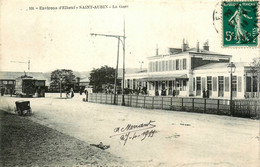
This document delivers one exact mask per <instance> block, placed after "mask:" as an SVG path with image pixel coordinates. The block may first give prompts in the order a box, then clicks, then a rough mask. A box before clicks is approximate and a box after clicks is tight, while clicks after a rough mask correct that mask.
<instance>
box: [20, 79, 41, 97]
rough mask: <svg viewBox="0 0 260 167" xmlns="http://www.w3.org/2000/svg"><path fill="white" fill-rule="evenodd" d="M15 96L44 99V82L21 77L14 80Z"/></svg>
mask: <svg viewBox="0 0 260 167" xmlns="http://www.w3.org/2000/svg"><path fill="white" fill-rule="evenodd" d="M15 94H16V95H17V96H20V97H33V96H35V95H36V97H44V96H45V80H37V79H34V78H33V77H31V76H27V75H25V76H21V77H19V78H17V79H16V80H15Z"/></svg>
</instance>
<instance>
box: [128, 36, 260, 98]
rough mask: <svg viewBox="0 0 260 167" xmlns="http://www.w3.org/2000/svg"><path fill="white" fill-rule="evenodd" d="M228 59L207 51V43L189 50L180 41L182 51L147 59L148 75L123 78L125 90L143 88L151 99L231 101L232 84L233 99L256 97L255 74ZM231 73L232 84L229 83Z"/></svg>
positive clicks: (245, 65) (257, 90) (248, 68)
mask: <svg viewBox="0 0 260 167" xmlns="http://www.w3.org/2000/svg"><path fill="white" fill-rule="evenodd" d="M231 58H232V56H231V55H225V54H220V53H216V52H212V51H210V50H209V45H208V42H205V43H204V45H203V48H202V49H200V47H199V43H197V47H196V48H189V46H188V43H187V42H184V41H183V44H182V47H181V48H169V53H168V54H165V55H159V54H158V49H157V50H156V55H155V56H151V57H148V58H147V61H148V63H147V64H148V68H147V71H141V72H138V73H133V74H126V76H125V88H129V89H139V88H140V87H146V89H147V93H148V95H150V96H155V95H162V92H166V93H164V94H163V95H166V96H173V95H174V96H178V97H203V93H204V92H205V91H206V92H207V94H208V97H209V98H230V92H231V84H232V95H233V98H234V99H241V98H248V97H257V96H259V83H258V82H257V76H256V75H257V74H256V73H255V72H253V71H252V67H250V66H249V64H248V63H241V62H239V63H233V64H234V66H235V67H233V68H232V69H231V68H229V67H228V65H230V63H231V62H230V59H231ZM230 70H232V83H230V82H231V79H230Z"/></svg>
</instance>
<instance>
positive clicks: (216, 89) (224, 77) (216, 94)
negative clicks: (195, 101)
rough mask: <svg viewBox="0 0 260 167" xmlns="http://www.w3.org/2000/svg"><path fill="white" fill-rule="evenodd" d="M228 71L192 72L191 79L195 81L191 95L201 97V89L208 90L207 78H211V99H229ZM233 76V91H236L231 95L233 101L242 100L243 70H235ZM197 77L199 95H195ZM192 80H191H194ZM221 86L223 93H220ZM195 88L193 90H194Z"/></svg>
mask: <svg viewBox="0 0 260 167" xmlns="http://www.w3.org/2000/svg"><path fill="white" fill-rule="evenodd" d="M227 70H228V69H214V70H196V71H194V75H193V78H194V79H195V84H194V85H193V93H194V95H195V96H196V97H203V89H205V90H208V84H207V83H208V81H209V82H210V80H208V78H207V77H211V87H212V94H211V96H210V97H211V98H227V99H228V98H230V90H231V84H230V73H228V71H227ZM232 75H233V86H232V87H233V89H236V91H235V93H233V98H234V99H242V98H244V94H245V77H244V70H243V68H240V69H237V70H236V71H235V73H233V74H232ZM198 77H200V85H201V93H200V94H198V93H197V88H198V84H199V81H198V79H199V78H198ZM194 79H193V80H194ZM221 85H222V86H223V93H221V91H220V88H221ZM194 86H195V89H194Z"/></svg>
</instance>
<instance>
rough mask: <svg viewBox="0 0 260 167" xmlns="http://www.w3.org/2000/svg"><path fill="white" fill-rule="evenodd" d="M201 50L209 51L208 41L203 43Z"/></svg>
mask: <svg viewBox="0 0 260 167" xmlns="http://www.w3.org/2000/svg"><path fill="white" fill-rule="evenodd" d="M203 50H207V51H209V41H208V40H207V41H206V42H204V44H203Z"/></svg>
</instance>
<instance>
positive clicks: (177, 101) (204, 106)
mask: <svg viewBox="0 0 260 167" xmlns="http://www.w3.org/2000/svg"><path fill="white" fill-rule="evenodd" d="M124 97H125V106H130V107H141V108H148V109H163V110H164V109H165V110H174V111H187V112H197V113H207V114H218V115H233V116H238V117H257V116H260V111H259V108H260V102H259V101H257V100H248V99H245V100H234V101H233V103H232V104H233V106H232V114H231V112H230V105H229V103H230V100H227V99H210V98H190V97H185V98H180V97H167V96H141V95H124ZM88 100H89V102H94V103H103V104H114V95H113V94H100V93H91V94H89V99H88ZM121 104H122V95H116V105H121Z"/></svg>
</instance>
